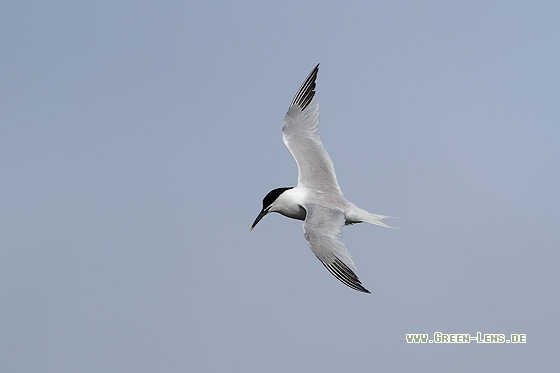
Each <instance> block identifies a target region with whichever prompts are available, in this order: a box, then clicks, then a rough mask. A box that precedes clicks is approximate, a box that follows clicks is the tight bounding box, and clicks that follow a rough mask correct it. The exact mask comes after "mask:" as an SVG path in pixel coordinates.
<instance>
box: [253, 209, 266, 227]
mask: <svg viewBox="0 0 560 373" xmlns="http://www.w3.org/2000/svg"><path fill="white" fill-rule="evenodd" d="M266 214H268V210H265V209H263V210H262V211H261V212H260V213H259V216H257V218H256V219H255V222H254V223H253V225H252V226H251V231H252V230H253V228H255V225H257V223H258V222H259V221H261V219H262V218H264V216H265V215H266Z"/></svg>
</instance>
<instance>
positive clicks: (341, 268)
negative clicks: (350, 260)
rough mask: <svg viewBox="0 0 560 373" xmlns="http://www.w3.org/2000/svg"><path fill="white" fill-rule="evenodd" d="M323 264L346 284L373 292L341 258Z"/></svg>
mask: <svg viewBox="0 0 560 373" xmlns="http://www.w3.org/2000/svg"><path fill="white" fill-rule="evenodd" d="M323 265H324V266H325V268H327V269H328V270H329V272H330V273H332V274H333V275H334V277H336V278H337V279H338V280H339V281H340V282H342V283H343V284H344V285H346V286H348V287H349V288H352V289H354V290H357V291H360V292H362V293H367V294H371V292H370V291H369V290H368V289H366V288H365V287H363V286H362V283H361V281H360V279H359V278H358V276H356V274H355V273H354V271H352V270H351V269H350V268H349V267H348V266H347V265H346V264H344V262H343V261H341V260H340V259H338V258H336V259H335V260H334V261H333V262H332V263H329V264H326V263H323Z"/></svg>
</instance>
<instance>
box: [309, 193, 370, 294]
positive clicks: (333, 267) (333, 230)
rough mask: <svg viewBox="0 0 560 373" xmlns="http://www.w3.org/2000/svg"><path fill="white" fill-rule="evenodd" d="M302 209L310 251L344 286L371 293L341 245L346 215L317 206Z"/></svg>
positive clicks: (338, 210)
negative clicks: (303, 210) (304, 213)
mask: <svg viewBox="0 0 560 373" xmlns="http://www.w3.org/2000/svg"><path fill="white" fill-rule="evenodd" d="M303 207H304V208H305V210H306V212H307V214H306V217H305V222H304V223H303V232H304V236H305V239H306V240H307V241H308V243H309V247H310V248H311V251H313V253H314V254H315V256H316V257H317V258H318V259H319V260H320V261H321V263H323V265H324V266H325V268H327V270H328V271H329V272H330V273H332V274H333V275H334V277H336V278H337V279H338V280H339V281H341V282H342V283H343V284H344V285H346V286H348V287H350V288H352V289H354V290H357V291H361V292H363V293H369V290H367V289H366V288H364V287H363V286H362V283H361V282H360V279H359V278H358V276H357V275H356V273H355V272H354V271H355V270H356V266H355V265H354V262H353V261H352V257H351V256H350V253H349V252H348V250H347V249H346V247H345V246H344V243H342V227H343V226H344V222H345V218H344V212H343V211H342V210H340V209H337V208H331V207H324V206H319V205H314V204H306V205H304V206H303Z"/></svg>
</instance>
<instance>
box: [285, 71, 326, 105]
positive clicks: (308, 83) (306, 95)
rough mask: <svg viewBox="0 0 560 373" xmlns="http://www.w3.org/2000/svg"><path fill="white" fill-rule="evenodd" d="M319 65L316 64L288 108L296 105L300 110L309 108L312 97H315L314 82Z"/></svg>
mask: <svg viewBox="0 0 560 373" xmlns="http://www.w3.org/2000/svg"><path fill="white" fill-rule="evenodd" d="M319 65H320V63H318V64H317V66H315V68H314V69H313V70H311V72H310V73H309V75H308V76H307V78H306V79H305V81H304V82H303V84H302V85H301V87H300V88H299V90H298V92H297V93H296V96H295V97H294V99H293V100H292V103H291V104H290V107H291V106H294V105H298V106H299V107H300V108H301V110H305V108H306V107H307V106H309V104H310V103H311V101H312V100H313V97H314V96H315V86H316V84H315V80H316V79H317V74H318V73H319Z"/></svg>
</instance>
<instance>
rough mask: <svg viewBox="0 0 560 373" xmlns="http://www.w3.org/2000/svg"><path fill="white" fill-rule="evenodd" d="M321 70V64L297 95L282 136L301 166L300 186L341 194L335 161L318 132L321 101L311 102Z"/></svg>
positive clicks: (286, 118)
mask: <svg viewBox="0 0 560 373" xmlns="http://www.w3.org/2000/svg"><path fill="white" fill-rule="evenodd" d="M318 72H319V65H317V66H316V67H315V68H314V69H313V71H312V72H311V73H310V74H309V76H308V77H307V79H306V80H305V82H304V83H303V84H302V86H301V88H300V89H299V91H298V93H297V94H296V96H295V97H294V99H293V101H292V103H291V105H290V108H289V109H288V112H287V114H286V117H285V118H284V125H283V127H282V135H283V139H284V144H285V145H286V147H287V148H288V150H289V151H290V153H292V156H293V157H294V159H295V161H296V163H297V166H298V170H299V175H298V185H300V186H305V187H308V188H311V189H314V190H316V191H320V192H325V193H333V194H336V195H340V196H342V191H341V190H340V187H339V185H338V181H337V180H336V174H335V171H334V165H333V162H332V160H331V158H330V157H329V154H328V153H327V151H326V150H325V147H324V146H323V143H322V141H321V138H320V137H319V133H318V128H319V104H318V103H316V102H312V100H313V97H314V96H315V85H316V84H315V79H317V73H318Z"/></svg>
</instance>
